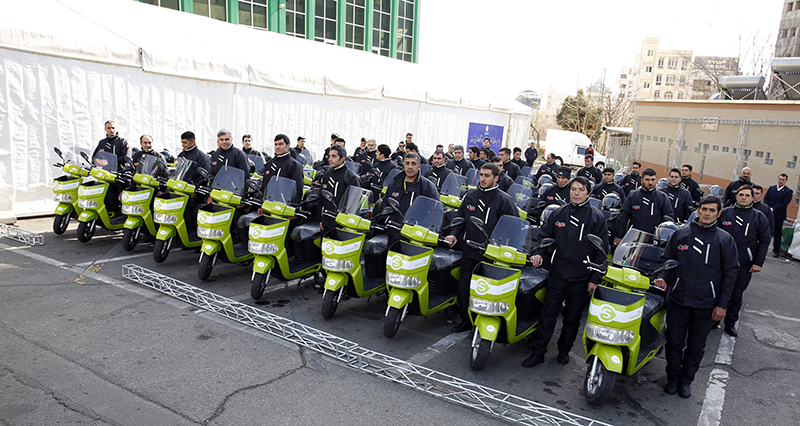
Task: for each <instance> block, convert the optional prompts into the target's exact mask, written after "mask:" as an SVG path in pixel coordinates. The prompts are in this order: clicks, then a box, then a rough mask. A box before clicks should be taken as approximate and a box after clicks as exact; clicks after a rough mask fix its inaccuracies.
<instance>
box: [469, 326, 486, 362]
mask: <svg viewBox="0 0 800 426" xmlns="http://www.w3.org/2000/svg"><path fill="white" fill-rule="evenodd" d="M475 333H477V334H478V336H476V339H475V340H477V341H476V342H475V343H473V344H472V352H470V356H469V367H470V368H472V369H473V370H475V371H480V370H483V367H486V363H487V362H488V361H489V354H490V353H491V352H492V341H491V340H486V339H481V338H480V331H478V329H475Z"/></svg>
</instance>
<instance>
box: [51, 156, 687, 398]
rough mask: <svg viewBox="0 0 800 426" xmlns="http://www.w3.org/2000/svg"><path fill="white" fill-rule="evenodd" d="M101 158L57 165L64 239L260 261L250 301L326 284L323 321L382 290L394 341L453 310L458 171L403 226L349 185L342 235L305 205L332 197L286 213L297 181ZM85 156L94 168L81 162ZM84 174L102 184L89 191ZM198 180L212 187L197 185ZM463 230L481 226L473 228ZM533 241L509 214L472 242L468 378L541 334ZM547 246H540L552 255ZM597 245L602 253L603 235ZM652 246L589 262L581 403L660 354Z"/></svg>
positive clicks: (182, 163) (638, 244) (309, 196)
mask: <svg viewBox="0 0 800 426" xmlns="http://www.w3.org/2000/svg"><path fill="white" fill-rule="evenodd" d="M56 152H57V153H58V154H59V156H61V152H60V151H58V150H57V149H56ZM104 154H106V153H102V152H99V153H98V155H97V158H99V159H101V160H104V161H103V162H105V163H106V164H105V165H104V166H90V167H81V166H78V165H77V164H70V163H69V162H68V161H66V160H63V156H62V163H60V164H57V166H60V167H61V168H62V169H63V170H64V172H66V175H65V176H62V177H60V178H57V179H56V180H55V182H54V192H55V199H56V200H57V201H59V205H58V207H57V208H56V217H55V219H54V224H53V228H54V231H55V232H56V233H57V234H61V233H63V232H64V231H65V230H66V228H67V225H68V224H69V219H70V217H71V216H72V217H77V219H78V222H79V227H78V239H79V241H81V242H88V241H89V240H90V239H91V237H92V235H93V234H94V230H95V228H96V227H97V226H102V227H104V228H106V229H125V232H124V239H123V247H124V248H125V249H126V250H133V248H134V247H135V246H136V241H138V239H139V234H140V233H142V232H144V233H147V234H149V235H151V236H153V237H154V238H155V245H154V251H153V257H154V260H155V261H156V262H159V263H160V262H164V261H165V260H166V259H167V256H168V255H169V252H170V249H171V247H172V246H173V244H180V245H182V246H183V247H187V248H192V247H199V248H200V251H201V254H200V260H199V262H200V268H199V270H198V275H199V278H200V279H202V280H205V279H207V278H208V277H209V276H210V274H211V271H212V268H213V267H214V264H215V262H216V261H217V260H218V259H220V258H221V259H224V260H226V261H229V262H233V263H240V262H246V261H250V260H252V264H253V272H252V276H251V281H250V284H251V296H252V297H253V299H259V298H260V297H261V296H262V295H263V293H264V291H265V289H266V286H267V285H268V282H269V278H270V277H271V274H272V273H273V271H274V272H275V273H276V275H278V276H279V278H281V279H283V280H291V279H297V278H301V279H302V278H307V277H315V278H316V279H317V280H322V281H323V283H322V287H323V289H324V290H323V297H322V315H323V317H324V318H326V319H330V318H332V317H333V316H334V314H335V312H336V310H337V307H338V305H339V304H340V303H341V302H342V301H343V300H345V299H347V298H352V297H369V296H371V295H375V294H377V293H380V292H385V293H386V294H387V295H388V298H387V307H386V313H385V316H384V326H383V332H384V335H385V336H386V337H389V338H391V337H394V336H395V335H396V333H397V331H398V329H399V326H400V324H401V323H402V321H403V319H404V318H405V317H406V316H407V315H409V314H415V315H423V316H428V315H432V314H434V313H436V312H440V311H443V310H445V309H447V308H449V307H451V306H453V305H455V303H456V290H457V285H458V280H459V277H460V273H461V271H460V267H459V264H460V260H461V252H460V251H458V250H453V249H451V248H449V247H447V246H446V244H443V237H444V236H445V235H446V233H445V232H444V231H446V230H447V229H449V228H452V227H454V226H458V225H461V224H463V220H461V219H460V218H455V219H453V220H452V221H448V220H447V219H446V218H447V217H448V216H452V214H450V215H448V213H451V212H453V211H454V210H455V209H457V208H458V206H459V204H460V197H459V196H457V195H456V194H457V193H458V192H459V191H460V192H463V190H464V189H466V185H464V182H463V181H462V179H461V178H462V177H460V176H458V175H451V176H452V177H453V180H455V181H456V183H455V184H453V183H452V182H451V183H450V185H449V186H454V185H455V186H457V187H458V189H457V190H449V191H442V192H443V193H442V195H441V197H440V200H433V199H430V198H426V197H419V198H417V199H416V200H415V201H414V203H413V204H412V205H411V207H410V208H409V209H408V211H407V212H406V214H405V215H404V216H403V223H400V224H398V223H393V222H392V221H391V220H387V218H388V217H390V216H391V215H393V214H394V213H395V212H397V211H398V206H397V205H396V203H394V202H393V200H391V201H389V202H388V203H387V204H388V205H381V204H379V205H378V206H373V205H372V204H371V191H369V190H366V189H362V188H359V187H355V186H352V187H350V188H348V189H347V191H346V193H345V194H344V196H343V198H342V201H341V202H340V204H339V206H335V210H334V211H333V213H334V214H335V217H336V223H337V225H338V227H337V228H336V229H334V230H331V231H329V232H327V233H325V234H323V233H322V232H321V229H320V226H319V221H318V218H314V217H311V216H312V215H311V213H310V212H308V211H304V210H302V209H303V207H305V206H307V205H308V204H313V203H316V202H322V203H323V205H324V204H325V203H328V204H330V203H331V202H332V197H331V195H330V194H329V193H327V192H326V191H308V192H307V193H306V196H305V197H304V200H303V201H302V202H301V203H300V204H299V205H292V203H291V200H293V199H294V193H295V191H296V189H295V182H294V181H293V180H289V179H284V178H280V177H272V178H270V179H271V180H270V182H269V185H267V191H266V194H263V197H262V196H261V194H259V191H258V189H259V187H260V185H259V184H258V182H257V181H255V180H250V179H247V177H246V176H245V173H244V172H243V171H241V170H238V169H233V168H227V167H223V169H222V170H221V171H220V172H219V173H218V174H217V175H216V176H214V177H213V178H212V177H211V176H208V174H207V172H205V171H204V170H202V169H197V168H196V165H195V164H193V162H191V161H189V160H185V159H178V162H177V163H176V164H175V168H174V171H173V173H172V174H171V176H170V177H167V176H166V175H165V173H164V171H165V166H166V165H165V164H159V161H158V160H156V159H155V157H149V156H144V157H143V160H142V161H140V163H139V164H138V165H137V167H136V170H135V173H133V171H132V170H127V169H123V171H122V172H119V173H118V172H117V167H116V157H115V156H114V155H112V154H108V155H104ZM84 160H85V161H86V162H87V163H90V162H89V160H88V158H87V157H86V156H85V154H84ZM88 176H91V177H92V178H94V179H88V180H87V182H83V180H84V178H85V177H88ZM387 180H388V179H387ZM195 181H197V182H204V183H206V184H205V185H200V184H198V185H195V184H192V183H190V182H195ZM120 182H123V183H124V182H127V183H128V184H129V186H128V187H127V188H126V189H125V190H124V191H123V192H122V194H121V196H120V199H121V201H122V208H121V213H122V214H120V215H116V214H114V212H109V211H108V209H107V207H106V206H105V203H104V199H105V194H106V192H107V191H108V190H109V186H110V185H112V184H116V183H120ZM445 186H448V185H447V184H445V185H443V187H445ZM304 192H305V191H304ZM192 196H195V197H209V198H210V200H211V201H212V202H210V203H208V204H205V205H203V206H202V207H200V208H199V210H198V211H197V216H196V217H197V231H196V232H191V231H190V226H189V225H188V223H189V220H187V218H188V219H190V218H189V217H188V216H191V215H192V214H193V212H192V211H191V209H189V208H188V204H189V198H190V197H192ZM517 198H518V197H517ZM242 204H244V205H247V206H249V207H251V208H255V207H259V206H260V207H261V209H262V211H263V213H264V214H263V215H260V216H258V217H257V218H256V219H254V220H252V222H250V224H249V232H248V235H247V238H241V240H242V241H241V242H239V243H236V244H234V240H233V235H232V233H231V227H232V225H233V223H234V217H235V216H236V215H235V211H236V208H237V206H239V205H242ZM151 206H152V208H151ZM446 222H449V223H447V224H445V223H446ZM465 225H466V226H475V227H477V229H479V230H481V231H482V230H483V223H481V222H480V220H478V219H476V218H473V220H471V221H470V222H469V223H468V224H465ZM156 227H157V229H156ZM388 227H395V228H396V229H399V230H400V234H401V235H402V237H403V239H401V240H400V241H397V242H395V243H394V244H393V245H392V246H391V247H389V246H388V236H387V234H386V232H385V231H386V229H387V228H388ZM533 231H534V229H533V228H532V227H531V226H530V224H529V223H528V222H527V221H526V220H523V219H521V218H516V217H511V216H504V217H502V218H501V219H500V221H499V222H498V223H497V224H496V226H495V228H494V231H493V232H492V235H487V234H486V233H485V232H482V233H483V235H484V236H485V241H483V242H476V241H468V242H466V243H467V244H470V245H471V246H472V247H475V248H480V249H481V250H482V251H483V252H484V256H485V257H486V259H488V260H489V261H484V262H482V263H480V264H479V265H478V267H476V269H475V270H474V271H472V279H471V285H470V301H469V312H470V318H471V321H472V323H473V324H474V326H475V328H474V334H473V336H472V343H471V345H470V366H471V367H472V368H473V369H474V370H481V369H482V368H484V366H485V365H486V363H487V361H488V357H489V354H490V352H491V350H492V347H493V345H494V343H495V342H497V343H501V344H506V343H515V342H518V341H521V340H523V339H525V338H526V337H528V336H529V335H531V334H532V333H533V332H534V331H535V330H536V326H537V324H538V317H539V313H540V311H541V307H542V301H543V300H544V292H545V288H546V279H547V271H546V269H538V268H533V267H531V266H525V265H526V262H527V254H528V253H529V252H530V249H531V247H532V244H533V243H535V241H534V238H532V237H531V236H532V234H533ZM648 236H649V237H648ZM553 243H554V241H552V240H549V241H548V240H545V241H541V242H539V244H540V245H542V246H545V247H546V246H548V245H552V244H553ZM595 244H596V246H597V248H598V249H599V250H602V247H601V243H599V239H597V241H595ZM651 247H652V248H653V249H651ZM657 249H658V248H657V246H656V245H655V244H654V241H653V239H652V235H650V234H645V233H640V232H639V231H636V232H635V233H629V235H626V238H625V240H623V242H622V244H620V246H619V248H618V249H617V251H616V253H615V256H614V266H607V265H590V267H592V268H596V269H598V270H601V271H602V272H603V273H604V274H605V277H604V284H606V285H605V286H600V287H598V289H600V290H599V291H597V290H596V291H595V294H594V296H593V297H592V301H591V304H590V307H589V317H588V320H587V326H586V329H585V331H584V338H583V340H584V348H585V350H586V353H587V372H586V378H585V380H584V394H585V397H586V399H587V401H588V402H590V403H592V404H600V403H602V402H603V401H605V400H606V399H607V398H608V397H609V396H610V393H611V390H612V389H613V386H614V381H615V376H616V374H626V375H631V374H634V373H635V372H636V371H638V370H639V369H641V368H642V367H643V366H644V365H645V364H646V363H647V362H648V361H650V360H651V359H652V358H653V357H654V356H655V355H656V354H657V353H658V352H660V350H661V348H662V346H663V339H662V337H661V336H662V335H663V330H664V317H665V315H664V308H663V297H659V296H658V295H657V294H654V293H652V291H650V277H653V276H654V275H655V274H656V273H658V272H660V270H663V269H664V268H673V267H675V265H674V264H669V265H665V266H662V267H659V268H656V267H654V266H653V265H654V260H653V259H657V258H658V254H659V253H658V251H657ZM320 272H322V274H320ZM323 277H324V278H323Z"/></svg>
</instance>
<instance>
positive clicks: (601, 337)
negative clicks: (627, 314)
mask: <svg viewBox="0 0 800 426" xmlns="http://www.w3.org/2000/svg"><path fill="white" fill-rule="evenodd" d="M586 337H588V338H589V339H592V340H594V341H596V342H602V343H608V344H611V345H624V344H628V343H630V342H632V341H633V337H634V334H633V331H631V330H614V329H613V328H607V327H602V326H599V325H597V324H592V323H589V322H587V323H586Z"/></svg>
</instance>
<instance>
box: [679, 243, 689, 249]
mask: <svg viewBox="0 0 800 426" xmlns="http://www.w3.org/2000/svg"><path fill="white" fill-rule="evenodd" d="M678 250H680V251H686V250H689V245H688V244H681V245H679V246H678Z"/></svg>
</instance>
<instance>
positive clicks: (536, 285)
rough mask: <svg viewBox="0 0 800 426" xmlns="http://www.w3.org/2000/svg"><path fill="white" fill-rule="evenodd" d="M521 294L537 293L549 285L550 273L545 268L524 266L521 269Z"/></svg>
mask: <svg viewBox="0 0 800 426" xmlns="http://www.w3.org/2000/svg"><path fill="white" fill-rule="evenodd" d="M519 271H520V277H519V292H520V293H522V294H528V293H531V292H534V293H535V292H537V291H539V289H540V288H542V287H544V286H545V284H546V283H547V277H548V276H550V272H548V271H547V269H544V268H534V267H533V266H523V267H522V268H520V270H519Z"/></svg>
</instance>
